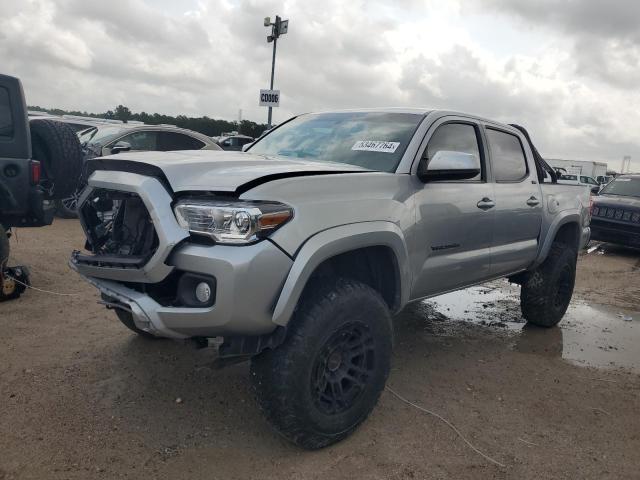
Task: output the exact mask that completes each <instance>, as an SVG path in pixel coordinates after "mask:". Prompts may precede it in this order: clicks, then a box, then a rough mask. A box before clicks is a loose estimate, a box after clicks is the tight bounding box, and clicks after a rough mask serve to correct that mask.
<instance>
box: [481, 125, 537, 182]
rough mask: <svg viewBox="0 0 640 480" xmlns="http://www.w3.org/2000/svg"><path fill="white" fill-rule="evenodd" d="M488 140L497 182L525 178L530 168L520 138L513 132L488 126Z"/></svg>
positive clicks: (515, 180)
mask: <svg viewBox="0 0 640 480" xmlns="http://www.w3.org/2000/svg"><path fill="white" fill-rule="evenodd" d="M487 140H488V142H489V151H490V152H491V167H492V169H493V175H494V177H495V180H496V182H520V181H522V180H524V178H525V177H526V176H527V172H528V168H527V159H526V157H525V155H524V150H523V149H522V144H521V143H520V139H519V138H518V137H517V136H516V135H513V134H511V133H506V132H502V131H500V130H494V129H492V128H487Z"/></svg>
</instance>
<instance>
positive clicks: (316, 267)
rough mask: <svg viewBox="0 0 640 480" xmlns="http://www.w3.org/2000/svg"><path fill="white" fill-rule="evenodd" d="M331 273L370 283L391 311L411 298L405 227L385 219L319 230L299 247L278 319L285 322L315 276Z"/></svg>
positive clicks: (277, 308) (275, 316)
mask: <svg viewBox="0 0 640 480" xmlns="http://www.w3.org/2000/svg"><path fill="white" fill-rule="evenodd" d="M331 272H332V273H334V274H338V275H344V276H348V277H350V278H353V279H355V280H359V281H362V282H363V283H366V284H368V285H369V286H371V287H372V288H374V289H375V290H377V291H378V292H379V293H380V294H381V296H382V297H383V299H384V300H385V302H386V303H387V305H389V308H390V310H391V311H394V312H395V311H398V310H399V309H400V308H402V306H404V305H405V304H406V303H407V301H408V295H409V291H410V283H411V278H410V275H411V274H410V270H409V268H408V253H407V248H406V243H405V240H404V235H403V234H402V231H401V230H400V228H399V227H398V226H397V225H395V224H394V223H391V222H385V221H379V222H378V221H376V222H362V223H355V224H349V225H342V226H339V227H334V228H331V229H328V230H324V231H322V232H320V233H317V234H316V235H314V236H313V237H311V238H309V240H307V241H306V242H305V244H304V245H303V246H302V247H301V248H300V250H299V251H298V253H297V254H296V257H295V260H294V263H293V266H292V267H291V270H290V271H289V274H288V276H287V279H286V280H285V283H284V285H283V288H282V290H281V293H280V296H279V297H278V299H277V301H276V305H275V308H274V311H273V322H274V323H275V324H277V325H282V326H284V325H286V324H287V323H288V322H289V320H290V319H291V317H292V315H293V312H294V311H295V308H296V306H297V304H298V301H299V300H300V298H301V297H302V295H303V292H304V289H305V288H306V287H307V286H308V285H310V281H312V280H313V279H314V278H318V277H321V276H323V275H326V274H328V273H331Z"/></svg>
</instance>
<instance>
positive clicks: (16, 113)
mask: <svg viewBox="0 0 640 480" xmlns="http://www.w3.org/2000/svg"><path fill="white" fill-rule="evenodd" d="M30 158H31V136H30V134H29V123H28V119H27V106H26V104H25V101H24V93H23V91H22V85H21V83H20V80H18V79H17V78H14V77H9V76H6V75H0V215H3V216H5V215H9V214H21V213H23V212H22V211H21V210H26V209H27V205H28V194H29V190H28V186H29V176H30V172H29V162H28V160H29V159H30Z"/></svg>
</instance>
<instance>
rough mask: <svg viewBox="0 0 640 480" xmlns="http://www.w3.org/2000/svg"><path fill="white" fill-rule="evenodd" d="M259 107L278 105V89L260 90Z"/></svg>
mask: <svg viewBox="0 0 640 480" xmlns="http://www.w3.org/2000/svg"><path fill="white" fill-rule="evenodd" d="M260 106H261V107H279V106H280V90H260Z"/></svg>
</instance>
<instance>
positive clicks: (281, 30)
mask: <svg viewBox="0 0 640 480" xmlns="http://www.w3.org/2000/svg"><path fill="white" fill-rule="evenodd" d="M264 26H265V27H271V35H267V43H271V42H273V55H272V57H271V83H270V86H269V89H270V91H273V77H274V75H275V70H276V46H277V44H278V38H279V37H280V35H284V34H285V33H287V32H288V31H289V20H282V18H280V16H279V15H276V20H275V22H271V17H264ZM276 106H277V105H276ZM272 110H273V107H271V106H269V115H268V120H267V128H268V129H270V128H271V118H272V113H273V112H272Z"/></svg>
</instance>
